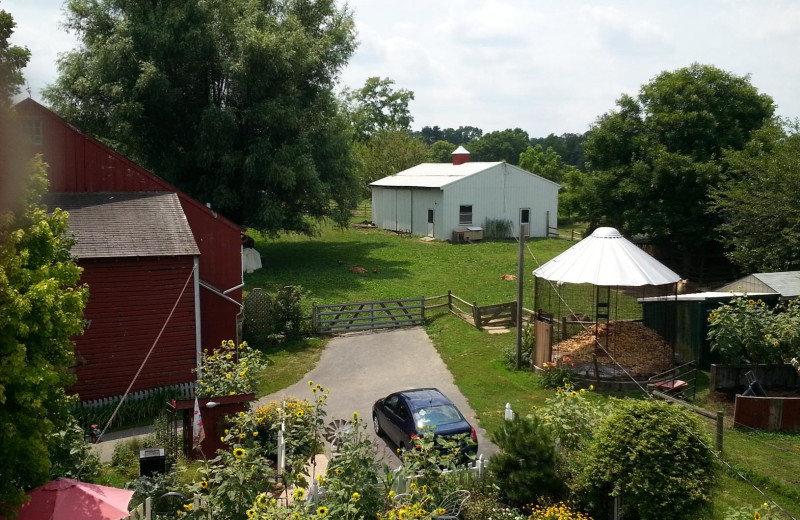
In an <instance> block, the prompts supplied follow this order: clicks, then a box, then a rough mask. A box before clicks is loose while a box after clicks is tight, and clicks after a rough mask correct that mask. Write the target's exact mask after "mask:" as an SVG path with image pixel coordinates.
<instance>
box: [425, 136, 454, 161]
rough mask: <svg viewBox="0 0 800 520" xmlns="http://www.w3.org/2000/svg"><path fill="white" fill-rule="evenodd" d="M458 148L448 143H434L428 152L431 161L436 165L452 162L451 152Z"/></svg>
mask: <svg viewBox="0 0 800 520" xmlns="http://www.w3.org/2000/svg"><path fill="white" fill-rule="evenodd" d="M456 148H458V146H456V145H454V144H453V143H450V142H448V141H436V142H435V143H433V144H432V145H431V146H430V148H429V150H430V155H431V161H432V162H436V163H449V162H452V161H453V151H455V149H456Z"/></svg>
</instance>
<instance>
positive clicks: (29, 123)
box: [22, 117, 43, 145]
mask: <svg viewBox="0 0 800 520" xmlns="http://www.w3.org/2000/svg"><path fill="white" fill-rule="evenodd" d="M22 131H23V133H24V135H25V138H26V139H27V140H28V142H29V143H30V144H37V145H38V144H42V140H43V139H42V134H43V132H42V118H41V117H25V118H23V119H22Z"/></svg>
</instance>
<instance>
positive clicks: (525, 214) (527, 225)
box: [519, 208, 531, 237]
mask: <svg viewBox="0 0 800 520" xmlns="http://www.w3.org/2000/svg"><path fill="white" fill-rule="evenodd" d="M519 225H520V227H521V228H522V236H524V237H529V236H531V209H530V208H520V210H519Z"/></svg>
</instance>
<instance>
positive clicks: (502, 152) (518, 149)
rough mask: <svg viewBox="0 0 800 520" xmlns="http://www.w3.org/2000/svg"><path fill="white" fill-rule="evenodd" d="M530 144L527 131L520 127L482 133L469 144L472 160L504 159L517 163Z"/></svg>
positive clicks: (510, 162)
mask: <svg viewBox="0 0 800 520" xmlns="http://www.w3.org/2000/svg"><path fill="white" fill-rule="evenodd" d="M529 146H530V137H529V136H528V132H526V131H524V130H522V129H521V128H514V129H513V130H512V129H510V128H508V129H506V130H500V131H497V132H489V133H488V134H483V136H481V137H480V138H479V139H476V140H475V141H472V142H471V143H470V145H469V151H470V153H471V156H470V158H471V159H472V160H473V161H505V162H507V163H509V164H518V163H519V156H520V154H521V153H522V152H524V151H525V150H527V149H528V147H529Z"/></svg>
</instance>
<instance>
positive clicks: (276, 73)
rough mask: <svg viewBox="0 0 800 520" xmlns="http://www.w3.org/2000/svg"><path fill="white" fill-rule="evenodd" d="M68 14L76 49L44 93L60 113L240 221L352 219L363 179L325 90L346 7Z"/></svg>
mask: <svg viewBox="0 0 800 520" xmlns="http://www.w3.org/2000/svg"><path fill="white" fill-rule="evenodd" d="M66 11H67V18H66V26H67V28H68V29H70V30H72V31H74V32H75V34H77V35H78V36H79V38H80V40H81V43H82V46H81V47H80V48H79V49H77V50H74V51H72V52H70V53H68V54H66V55H65V56H64V57H62V59H61V60H60V62H59V78H58V80H57V81H56V83H55V84H54V85H53V86H51V87H50V88H48V89H47V90H46V92H45V98H46V99H47V100H48V101H49V102H50V103H51V104H52V106H53V108H54V109H55V110H56V111H57V112H58V113H59V114H61V115H62V116H63V117H65V118H66V119H67V120H69V121H70V122H72V123H74V124H76V125H78V126H80V127H81V128H82V129H84V130H86V131H88V132H90V133H93V134H95V135H97V136H99V137H100V138H102V139H104V140H106V141H107V142H109V143H110V144H112V145H114V146H116V147H118V148H119V149H120V151H122V152H123V153H126V154H128V155H130V156H131V157H132V158H133V159H135V160H137V161H139V162H140V163H142V164H143V165H144V166H146V167H148V168H150V169H152V170H153V171H154V172H155V173H157V174H159V175H161V176H163V177H165V178H166V179H167V180H169V181H171V182H173V183H174V184H176V185H177V186H178V187H180V188H181V189H183V190H185V191H187V192H188V193H190V194H191V195H193V196H194V197H196V198H198V199H200V200H201V201H204V202H210V203H211V204H212V207H214V208H215V209H217V210H218V211H220V212H221V213H223V214H225V215H226V216H228V217H229V218H232V219H233V220H235V221H236V222H238V223H240V224H242V225H245V226H248V227H253V228H256V229H259V230H262V231H264V232H266V233H270V234H275V233H278V232H280V231H282V230H292V231H300V232H311V231H312V230H313V223H312V222H310V221H309V219H308V218H306V217H312V218H324V217H333V218H335V219H337V221H339V222H340V223H345V222H346V221H347V217H348V212H349V210H350V209H351V208H352V207H354V206H355V204H356V203H357V199H358V180H357V178H356V176H355V174H354V172H353V167H352V156H351V148H350V142H351V140H350V135H349V130H348V126H349V124H348V121H347V120H346V118H345V117H344V115H343V114H342V111H341V109H340V105H339V101H338V100H337V99H336V97H335V95H334V93H333V89H334V86H335V82H336V80H337V77H338V74H339V72H340V71H341V70H342V68H343V67H344V66H345V64H346V63H347V62H348V60H349V58H350V56H351V55H352V53H353V51H354V49H355V46H356V42H355V29H354V25H353V19H352V14H351V12H350V11H349V10H348V9H347V8H346V7H342V8H340V7H337V5H336V2H335V0H296V1H291V2H262V1H260V0H238V1H236V2H230V1H225V0H209V1H206V2H196V1H194V0H175V1H171V2H129V1H126V0H70V1H69V2H68V3H67V6H66ZM331 202H333V203H331Z"/></svg>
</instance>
